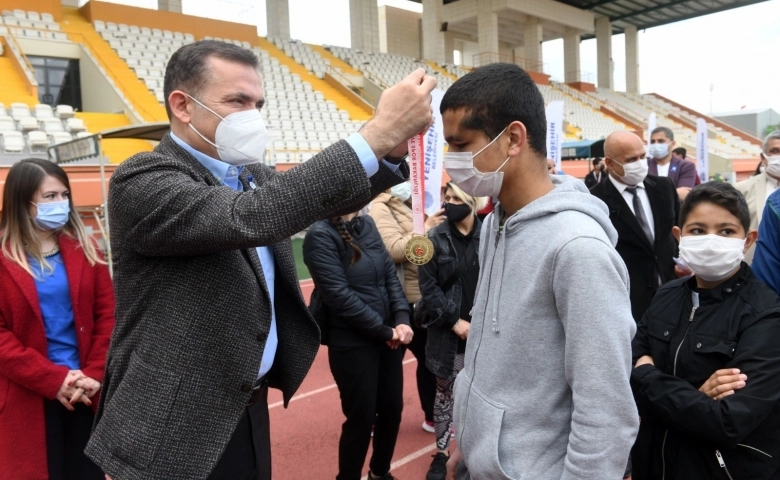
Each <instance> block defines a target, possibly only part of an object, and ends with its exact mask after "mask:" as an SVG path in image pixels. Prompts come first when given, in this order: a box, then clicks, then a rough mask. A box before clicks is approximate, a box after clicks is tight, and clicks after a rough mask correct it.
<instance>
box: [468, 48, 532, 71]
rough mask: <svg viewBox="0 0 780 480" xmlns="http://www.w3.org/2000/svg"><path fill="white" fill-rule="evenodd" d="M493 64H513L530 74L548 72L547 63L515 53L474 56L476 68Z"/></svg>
mask: <svg viewBox="0 0 780 480" xmlns="http://www.w3.org/2000/svg"><path fill="white" fill-rule="evenodd" d="M491 63H512V64H515V65H517V66H519V67H520V68H522V69H523V70H526V71H530V72H539V73H545V72H546V70H547V64H546V63H544V62H542V61H539V60H535V59H532V58H524V57H518V56H517V55H515V54H514V53H500V52H481V53H477V54H474V55H473V56H472V64H473V66H474V68H477V67H482V66H484V65H489V64H491Z"/></svg>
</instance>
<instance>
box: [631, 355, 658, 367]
mask: <svg viewBox="0 0 780 480" xmlns="http://www.w3.org/2000/svg"><path fill="white" fill-rule="evenodd" d="M648 364H649V365H653V366H655V362H653V357H651V356H650V355H642V356H641V357H639V360H637V361H636V365H634V368H639V367H641V366H642V365H648Z"/></svg>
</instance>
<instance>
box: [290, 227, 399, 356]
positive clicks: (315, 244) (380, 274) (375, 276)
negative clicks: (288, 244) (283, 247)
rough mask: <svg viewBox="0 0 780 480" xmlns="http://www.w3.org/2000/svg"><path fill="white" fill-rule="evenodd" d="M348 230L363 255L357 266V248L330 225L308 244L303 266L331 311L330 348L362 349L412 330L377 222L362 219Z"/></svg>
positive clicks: (314, 231) (313, 234) (309, 236)
mask: <svg viewBox="0 0 780 480" xmlns="http://www.w3.org/2000/svg"><path fill="white" fill-rule="evenodd" d="M347 229H348V230H349V232H350V234H351V235H352V239H353V243H354V244H355V245H357V246H358V247H359V248H360V251H361V252H362V255H361V258H360V260H358V261H357V262H355V263H353V264H351V263H350V262H351V258H352V248H351V247H349V246H347V245H346V244H345V243H344V240H343V239H342V238H341V236H340V235H339V232H338V231H337V230H336V228H335V227H334V226H333V225H332V224H331V223H330V222H329V221H327V220H322V221H319V222H316V223H315V224H313V225H312V226H311V227H310V228H309V231H308V233H307V234H306V238H305V239H304V241H303V260H304V262H305V263H306V266H307V267H309V272H310V273H311V276H312V280H314V286H315V288H316V289H317V291H318V292H319V293H320V295H321V296H322V300H323V302H324V303H325V305H327V307H328V310H329V311H330V316H329V318H328V324H329V336H330V340H329V344H330V345H333V346H340V347H359V346H367V345H372V344H375V343H381V342H384V341H387V340H390V339H392V337H393V330H392V329H393V327H395V326H396V325H399V324H406V325H408V324H409V304H408V303H407V301H406V295H405V294H404V290H403V288H402V287H401V282H400V281H399V280H398V275H397V274H396V268H395V264H394V263H393V260H392V259H391V258H390V254H389V253H388V252H387V249H386V248H385V244H384V243H383V242H382V237H381V236H380V235H379V231H378V230H377V228H376V225H375V224H374V220H373V219H371V217H368V216H360V217H356V218H354V219H353V220H352V221H350V222H347Z"/></svg>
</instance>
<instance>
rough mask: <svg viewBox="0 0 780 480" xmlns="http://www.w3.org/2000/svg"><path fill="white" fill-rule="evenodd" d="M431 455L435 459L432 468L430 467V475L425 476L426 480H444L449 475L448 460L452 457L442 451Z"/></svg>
mask: <svg viewBox="0 0 780 480" xmlns="http://www.w3.org/2000/svg"><path fill="white" fill-rule="evenodd" d="M431 456H432V457H433V461H432V462H431V468H429V469H428V475H426V476H425V480H444V479H445V478H446V477H447V460H449V459H450V457H449V456H447V455H445V454H443V453H441V452H439V453H437V454H436V455H431Z"/></svg>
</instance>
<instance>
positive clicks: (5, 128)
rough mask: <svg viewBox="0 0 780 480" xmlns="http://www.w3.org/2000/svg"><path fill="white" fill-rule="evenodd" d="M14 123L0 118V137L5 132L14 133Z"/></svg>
mask: <svg viewBox="0 0 780 480" xmlns="http://www.w3.org/2000/svg"><path fill="white" fill-rule="evenodd" d="M15 131H16V122H14V120H13V119H12V118H10V117H4V118H0V135H2V134H4V133H5V132H15Z"/></svg>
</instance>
